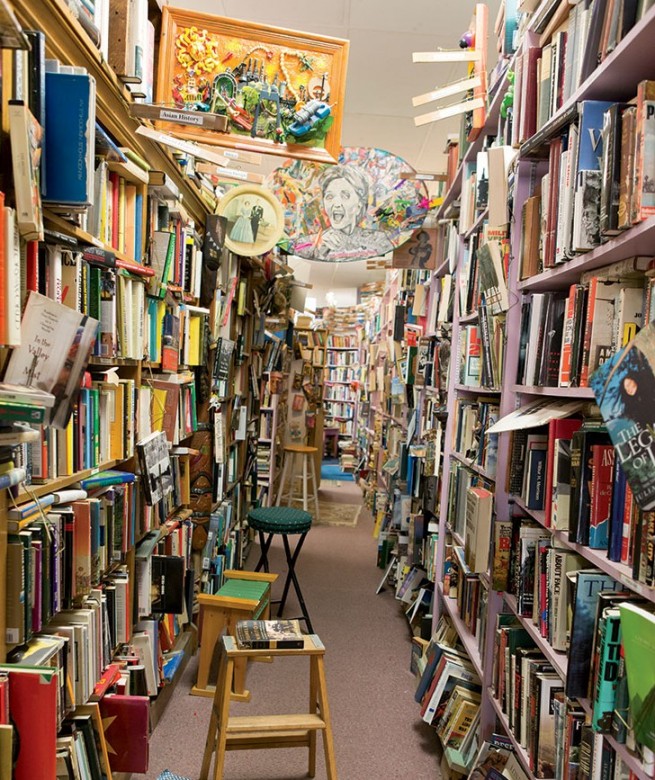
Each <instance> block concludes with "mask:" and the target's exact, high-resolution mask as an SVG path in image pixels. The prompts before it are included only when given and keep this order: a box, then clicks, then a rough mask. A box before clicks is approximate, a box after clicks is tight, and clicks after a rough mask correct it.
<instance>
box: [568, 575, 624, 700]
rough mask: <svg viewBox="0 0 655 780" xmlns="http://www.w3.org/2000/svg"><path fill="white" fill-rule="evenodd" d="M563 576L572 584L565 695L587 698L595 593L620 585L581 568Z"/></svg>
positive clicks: (617, 588)
mask: <svg viewBox="0 0 655 780" xmlns="http://www.w3.org/2000/svg"><path fill="white" fill-rule="evenodd" d="M567 576H568V577H569V579H572V580H573V581H574V582H575V598H574V600H573V618H572V622H571V641H570V645H569V648H570V649H569V665H568V670H567V675H566V695H567V696H568V697H569V698H572V699H573V698H580V697H586V695H587V688H588V683H589V670H590V667H591V648H592V645H593V640H594V621H595V615H596V602H597V599H598V594H599V593H600V591H604V590H619V589H620V585H619V583H618V582H617V581H616V580H615V579H614V578H613V577H610V576H609V575H608V574H604V573H603V572H601V571H598V570H594V569H587V570H585V569H581V570H579V571H575V572H571V573H569V574H568V575H567Z"/></svg>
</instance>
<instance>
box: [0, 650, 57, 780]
mask: <svg viewBox="0 0 655 780" xmlns="http://www.w3.org/2000/svg"><path fill="white" fill-rule="evenodd" d="M3 673H4V674H7V675H8V676H9V713H10V716H11V721H12V723H13V725H14V728H15V735H14V744H16V745H18V756H17V758H16V765H15V767H14V774H13V779H14V780H37V778H44V780H45V778H49V777H56V774H57V686H58V673H57V669H52V668H50V667H23V666H18V665H13V664H6V665H3V666H0V674H3ZM35 724H38V728H35Z"/></svg>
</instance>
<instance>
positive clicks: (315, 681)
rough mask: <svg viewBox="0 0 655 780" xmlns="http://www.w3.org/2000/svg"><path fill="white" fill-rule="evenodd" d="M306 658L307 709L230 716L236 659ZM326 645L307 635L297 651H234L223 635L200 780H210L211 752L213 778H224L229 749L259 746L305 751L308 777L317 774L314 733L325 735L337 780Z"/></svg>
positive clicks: (331, 777)
mask: <svg viewBox="0 0 655 780" xmlns="http://www.w3.org/2000/svg"><path fill="white" fill-rule="evenodd" d="M299 655H300V656H307V657H309V663H310V666H309V711H308V712H307V713H298V714H288V715H250V716H243V717H230V699H231V697H230V689H231V688H232V684H233V681H234V674H235V668H236V664H237V662H238V661H243V660H244V659H245V660H246V661H247V660H248V659H250V660H253V659H256V658H257V657H259V656H273V657H278V656H280V657H283V658H285V657H287V658H288V657H291V656H299ZM324 655H325V647H324V646H323V644H322V642H321V640H320V639H319V638H318V637H317V636H316V634H308V635H307V636H306V637H305V646H304V647H303V648H299V649H293V650H290V649H284V648H281V649H274V650H248V649H240V648H238V647H237V643H236V640H235V639H234V638H233V637H231V636H223V638H222V653H221V661H220V668H219V672H218V684H217V686H216V694H215V696H214V704H213V707H212V714H211V719H210V722H209V731H208V733H207V742H206V745H205V755H204V756H203V760H202V769H201V770H200V780H209V769H210V767H211V762H212V754H213V753H214V751H215V752H216V760H215V766H214V774H213V780H222V778H223V770H224V766H225V752H226V751H227V750H257V749H262V748H267V749H270V748H291V747H306V748H309V768H308V774H309V777H314V776H315V775H316V735H317V732H319V731H322V732H323V748H324V751H325V767H326V770H327V779H328V780H337V768H336V762H335V757H334V744H333V736H332V724H331V722H330V707H329V704H328V698H327V690H326V684H325V667H324V665H323V657H324Z"/></svg>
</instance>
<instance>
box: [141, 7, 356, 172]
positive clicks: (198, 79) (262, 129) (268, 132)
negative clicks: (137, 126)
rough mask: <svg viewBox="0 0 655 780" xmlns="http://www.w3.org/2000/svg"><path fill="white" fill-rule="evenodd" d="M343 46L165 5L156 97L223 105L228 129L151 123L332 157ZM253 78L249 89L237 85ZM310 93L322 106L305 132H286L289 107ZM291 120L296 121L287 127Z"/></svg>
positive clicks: (337, 143) (220, 140)
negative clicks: (227, 118) (212, 129)
mask: <svg viewBox="0 0 655 780" xmlns="http://www.w3.org/2000/svg"><path fill="white" fill-rule="evenodd" d="M348 49H349V42H348V41H347V40H343V39H341V38H330V37H325V36H321V35H316V34H314V33H302V32H296V31H294V30H288V29H286V28H280V27H271V26H267V25H261V24H255V23H253V22H244V21H240V20H237V19H228V18H226V17H221V16H213V15H211V14H201V13H196V12H194V11H190V10H187V9H182V8H171V7H170V6H164V8H163V14H162V28H161V41H160V46H159V61H158V69H157V90H156V96H155V100H156V102H157V104H159V105H169V106H171V107H174V106H178V107H181V106H182V105H184V106H187V107H189V106H193V105H199V106H200V107H202V108H205V109H206V108H207V106H209V110H211V111H213V112H218V111H224V112H226V113H227V115H228V117H229V122H228V125H229V128H230V132H227V133H220V132H216V131H211V130H206V129H204V128H202V127H195V126H180V125H174V124H171V123H167V122H157V127H158V128H159V129H161V130H167V131H170V132H174V133H175V134H176V135H177V136H179V137H181V138H185V139H188V140H191V141H199V142H202V143H209V144H215V145H217V146H222V147H228V148H232V149H241V150H245V151H251V152H259V153H265V154H276V155H280V156H283V157H293V158H296V159H303V160H310V161H313V162H318V163H335V162H336V161H337V159H338V157H339V151H340V148H341V126H342V120H343V109H344V105H345V86H346V69H347V64H348ZM253 86H254V88H255V89H256V92H247V93H246V92H244V90H243V88H244V87H246V88H248V87H253ZM262 95H263V96H264V97H262ZM269 98H270V99H269ZM312 98H314V99H315V100H316V101H317V102H319V103H321V104H322V106H323V107H322V108H320V109H318V108H317V110H316V112H315V113H314V114H311V117H312V118H311V120H310V121H309V123H308V125H305V126H309V125H311V129H310V131H309V132H308V133H305V134H303V135H300V136H298V135H292V133H291V129H292V128H291V126H292V125H293V121H292V118H293V112H294V111H296V110H298V108H301V109H302V108H303V107H304V106H305V105H307V103H308V102H309V101H310V100H312ZM253 106H254V107H253ZM325 106H327V107H328V108H329V112H328V115H327V116H326V108H325ZM310 113H311V112H310ZM312 122H315V124H312ZM253 125H254V126H255V130H254V131H253ZM298 128H300V129H302V128H303V123H302V122H300V123H296V125H295V127H294V128H293V129H294V132H298ZM253 132H254V133H255V135H254V136H253ZM262 134H263V135H264V136H265V137H262ZM280 138H283V139H284V140H283V141H282V142H280V141H279V139H280ZM292 138H295V139H296V140H295V141H294V142H291V140H290V139H292ZM274 139H275V140H274Z"/></svg>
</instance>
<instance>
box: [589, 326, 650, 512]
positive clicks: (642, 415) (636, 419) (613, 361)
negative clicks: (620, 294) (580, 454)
mask: <svg viewBox="0 0 655 780" xmlns="http://www.w3.org/2000/svg"><path fill="white" fill-rule="evenodd" d="M654 365H655V323H652V322H651V323H650V324H649V325H647V326H646V327H645V328H642V330H641V331H639V333H638V334H637V335H636V336H635V337H634V338H633V339H632V341H630V342H629V343H628V344H627V345H626V346H625V347H624V348H623V349H622V350H621V351H620V352H617V353H616V354H615V355H613V356H612V357H611V358H610V359H609V360H607V361H606V362H605V363H603V364H602V365H601V366H600V367H599V368H598V370H597V371H595V372H594V373H593V374H592V375H591V377H590V379H589V384H590V385H591V387H592V388H593V391H594V394H595V396H596V403H597V404H598V406H599V408H600V412H601V414H602V416H603V419H604V421H605V424H606V426H607V430H608V432H609V435H610V438H611V440H612V443H613V444H614V448H615V450H616V458H617V460H618V461H619V463H620V465H621V467H622V469H623V471H624V472H625V475H626V478H627V481H628V484H629V485H630V488H631V489H632V492H633V494H634V499H635V501H636V502H637V504H638V505H639V507H640V508H641V509H643V510H650V509H653V508H655V433H654V429H653V426H654V425H655V407H654V406H653V397H654V396H655V374H654V373H653V366H654Z"/></svg>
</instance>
